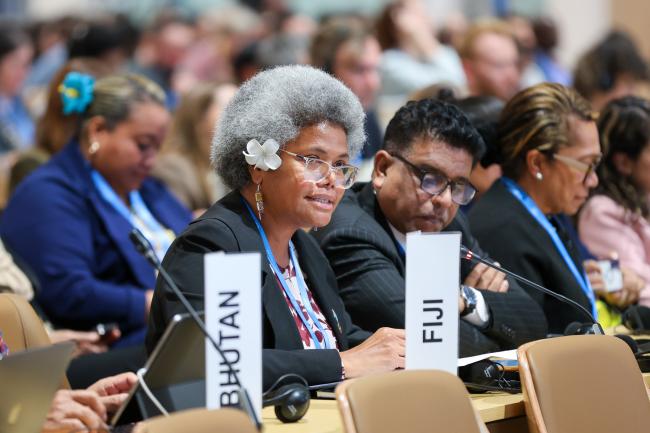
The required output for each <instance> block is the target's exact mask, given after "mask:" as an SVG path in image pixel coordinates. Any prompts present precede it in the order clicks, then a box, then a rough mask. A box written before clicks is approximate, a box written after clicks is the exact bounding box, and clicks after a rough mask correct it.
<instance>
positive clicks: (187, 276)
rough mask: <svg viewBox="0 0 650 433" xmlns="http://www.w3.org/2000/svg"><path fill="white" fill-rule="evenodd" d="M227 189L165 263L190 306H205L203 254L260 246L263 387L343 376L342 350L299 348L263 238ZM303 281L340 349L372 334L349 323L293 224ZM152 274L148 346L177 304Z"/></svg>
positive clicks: (320, 262) (325, 271)
mask: <svg viewBox="0 0 650 433" xmlns="http://www.w3.org/2000/svg"><path fill="white" fill-rule="evenodd" d="M241 200H242V199H241V195H240V194H239V193H238V192H232V193H230V194H228V195H227V196H226V197H224V198H223V199H222V200H220V201H219V202H217V203H216V204H214V205H213V206H212V207H211V208H210V209H208V211H207V212H206V213H205V214H203V216H201V217H200V218H198V219H197V220H196V221H194V222H192V223H191V224H190V226H189V227H188V228H187V229H186V230H185V232H183V234H181V235H180V236H179V237H178V238H177V239H176V241H175V242H174V243H173V244H172V246H171V247H170V249H169V251H168V252H167V255H166V256H165V259H164V260H163V267H164V268H165V269H166V270H167V271H168V272H169V273H170V274H171V277H172V278H173V279H174V281H175V282H176V283H177V284H178V286H179V288H180V289H181V291H183V292H184V293H185V294H186V296H187V297H188V298H189V299H190V301H191V302H192V304H193V306H194V307H195V308H197V309H200V310H202V309H203V255H204V254H206V253H209V252H213V251H226V252H254V251H257V252H261V253H262V284H263V288H262V306H263V311H262V315H263V319H262V323H263V328H264V329H263V337H262V338H263V347H264V350H263V352H262V358H263V375H264V389H267V388H268V387H269V386H270V385H271V384H272V383H273V382H275V380H277V379H278V378H279V377H280V376H281V375H283V374H286V373H296V374H299V375H301V376H303V377H304V378H305V379H306V380H307V381H308V382H309V383H311V384H317V383H326V382H334V381H337V380H340V379H341V358H340V356H339V352H338V351H337V350H335V349H321V350H304V349H303V345H302V341H301V339H300V334H299V333H298V329H297V328H296V325H295V322H294V319H293V317H292V316H291V313H290V310H289V308H288V306H287V304H286V301H285V298H284V295H283V293H282V289H281V288H280V287H279V286H278V284H277V280H276V278H275V277H274V276H273V273H272V271H271V268H270V266H269V264H268V261H267V260H266V255H265V253H264V251H265V250H264V246H263V244H262V239H261V237H260V236H259V234H258V232H257V228H256V226H255V223H254V222H253V220H252V219H251V218H250V216H249V215H248V212H247V211H246V209H245V208H244V206H243V203H242V201H241ZM293 242H294V245H295V246H296V251H297V254H298V260H299V262H300V267H301V269H302V271H303V273H304V277H305V280H306V283H307V286H308V287H309V289H310V290H311V292H312V294H313V296H314V299H315V300H316V302H317V303H318V306H319V307H320V309H321V311H322V312H323V314H324V315H325V317H326V318H327V321H328V322H329V324H330V326H331V327H332V330H333V331H334V334H335V335H336V338H337V341H338V344H339V349H340V350H341V351H343V350H347V349H349V348H350V347H353V346H355V345H357V344H359V343H360V342H362V341H363V340H365V339H366V338H367V337H368V336H369V335H370V334H369V333H368V332H366V331H363V330H361V329H360V328H358V327H356V326H354V325H353V324H352V321H351V320H350V316H349V315H348V314H347V313H346V311H345V307H344V306H343V302H342V301H341V298H340V297H339V296H338V293H337V288H336V278H335V277H334V274H333V272H332V270H331V268H330V267H329V266H328V265H327V260H326V258H325V256H323V253H322V252H321V250H320V248H318V244H317V243H316V242H315V241H314V240H313V239H312V238H311V237H310V236H309V235H308V234H307V233H305V232H303V231H302V230H299V231H297V232H296V234H295V235H294V236H293ZM164 286H165V284H164V282H163V281H162V279H161V278H159V279H158V282H157V285H156V290H155V294H154V299H153V303H152V306H151V314H150V319H149V330H148V335H147V349H148V350H149V352H151V350H153V348H154V347H155V345H156V342H157V341H158V340H159V339H160V337H161V336H162V333H163V332H164V330H165V328H166V326H167V324H168V323H169V320H170V319H171V318H172V317H173V316H174V315H175V314H177V313H183V312H184V310H183V307H182V305H181V304H180V302H178V301H177V300H176V299H175V297H174V296H173V295H171V294H168V290H167V289H166V287H164Z"/></svg>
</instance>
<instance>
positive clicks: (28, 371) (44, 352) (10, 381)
mask: <svg viewBox="0 0 650 433" xmlns="http://www.w3.org/2000/svg"><path fill="white" fill-rule="evenodd" d="M74 347H75V345H74V343H71V342H68V343H62V344H56V345H53V346H48V347H43V348H38V349H29V350H25V351H23V352H15V353H10V354H9V356H7V357H5V358H2V360H0V389H1V390H2V391H0V432H2V433H38V432H40V431H41V427H42V426H43V422H44V421H45V417H46V416H47V413H48V411H49V409H50V405H51V404H52V400H53V398H54V393H55V392H56V391H57V390H58V389H59V388H60V386H61V380H62V378H63V377H64V376H65V370H66V368H67V366H68V363H69V362H70V358H71V357H72V351H73V350H74Z"/></svg>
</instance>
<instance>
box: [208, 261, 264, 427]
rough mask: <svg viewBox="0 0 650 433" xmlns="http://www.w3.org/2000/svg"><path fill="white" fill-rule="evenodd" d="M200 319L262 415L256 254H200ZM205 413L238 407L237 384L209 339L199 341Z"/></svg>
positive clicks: (260, 318)
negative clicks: (202, 310)
mask: <svg viewBox="0 0 650 433" xmlns="http://www.w3.org/2000/svg"><path fill="white" fill-rule="evenodd" d="M204 260H205V261H204V265H205V321H206V326H207V328H208V332H210V334H211V335H212V336H213V337H214V338H215V340H216V341H217V343H219V345H220V346H221V348H222V349H223V351H224V353H225V355H226V357H227V359H228V360H229V361H230V363H231V364H232V366H233V368H234V369H235V371H236V372H237V376H238V377H239V380H240V381H241V384H242V386H244V387H245V388H246V389H247V390H248V393H249V395H250V397H251V400H252V404H253V408H254V410H255V412H256V413H257V416H258V418H259V419H261V417H262V284H261V275H260V272H261V270H260V254H259V253H242V254H224V253H222V252H217V253H211V254H206V255H205V259H204ZM205 369H206V372H205V380H206V382H205V391H206V399H205V401H206V406H207V408H208V409H218V408H221V407H227V406H234V405H238V404H239V401H238V394H237V389H238V387H237V384H236V383H237V381H236V379H235V378H234V377H233V375H232V372H231V370H230V369H229V368H228V365H227V364H225V363H224V362H223V359H222V358H221V356H220V355H219V353H218V352H217V351H216V350H215V349H214V347H212V345H211V344H210V342H209V341H206V343H205Z"/></svg>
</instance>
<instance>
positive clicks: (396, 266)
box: [312, 183, 546, 356]
mask: <svg viewBox="0 0 650 433" xmlns="http://www.w3.org/2000/svg"><path fill="white" fill-rule="evenodd" d="M445 230H452V231H460V232H461V233H462V242H463V244H464V245H466V246H467V247H468V248H470V249H471V250H473V251H475V252H476V253H478V254H482V251H481V249H480V248H479V246H478V243H477V242H476V240H475V239H474V238H473V237H472V235H471V233H470V231H469V228H468V225H467V222H466V220H465V218H464V217H463V216H462V215H461V214H460V213H459V214H458V215H457V216H456V218H455V219H454V221H453V222H452V224H450V225H449V226H448V227H447V228H446V229H445ZM312 235H313V236H315V237H316V238H317V239H318V240H319V242H320V245H321V248H322V249H323V251H324V252H325V255H326V256H327V258H328V259H329V261H330V265H331V266H332V269H334V272H335V274H336V277H337V280H338V286H339V293H340V295H341V298H342V299H343V302H344V303H345V307H346V309H347V311H348V312H349V313H350V315H351V316H352V320H353V322H354V323H355V324H357V325H359V326H360V327H362V328H364V329H366V330H368V331H374V330H376V329H377V328H380V327H382V326H390V327H395V328H403V327H404V300H405V290H404V288H405V282H404V278H405V260H404V258H403V257H402V255H401V254H400V252H399V250H398V248H397V241H396V240H395V238H394V236H393V233H392V231H391V230H390V228H389V226H388V222H387V221H386V218H385V217H384V215H383V213H382V211H381V209H380V207H379V204H378V203H377V200H376V198H375V195H374V192H373V189H372V184H370V183H368V184H356V185H355V186H354V188H353V189H352V190H350V191H347V192H346V194H345V196H344V198H343V200H342V202H341V204H339V206H338V207H337V209H336V211H335V212H334V216H333V218H332V221H331V222H330V224H329V225H328V226H326V227H324V228H322V229H319V230H318V231H316V232H312ZM472 268H473V265H471V264H470V263H468V262H466V261H464V260H463V261H461V280H464V279H465V278H466V277H467V275H468V274H469V272H470V271H471V269H472ZM508 281H509V284H510V289H509V290H508V292H507V293H494V292H490V291H486V290H482V291H481V293H482V294H483V298H484V299H485V301H486V303H487V305H488V307H489V309H490V311H491V317H492V319H491V323H490V324H489V325H488V327H487V328H486V329H479V328H477V327H476V326H474V325H471V324H470V323H468V322H466V321H464V320H461V321H460V333H459V335H460V347H459V352H460V355H461V356H471V355H476V354H480V353H486V352H492V351H496V350H503V349H511V348H515V347H517V346H519V345H520V344H523V343H525V342H527V341H531V340H535V339H539V338H544V337H545V335H546V321H545V320H544V314H543V312H542V310H541V309H540V308H539V306H538V305H536V303H535V302H534V301H533V300H532V299H531V298H530V297H529V296H528V295H527V294H526V293H525V292H524V291H523V290H522V289H521V288H520V287H519V286H518V285H517V284H516V283H515V282H514V281H512V280H508Z"/></svg>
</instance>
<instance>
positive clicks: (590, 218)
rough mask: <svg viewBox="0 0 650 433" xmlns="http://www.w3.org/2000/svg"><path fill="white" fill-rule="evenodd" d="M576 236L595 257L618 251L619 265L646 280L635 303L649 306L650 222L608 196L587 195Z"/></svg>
mask: <svg viewBox="0 0 650 433" xmlns="http://www.w3.org/2000/svg"><path fill="white" fill-rule="evenodd" d="M578 230H579V232H580V239H581V240H582V242H584V244H585V245H586V246H587V248H589V250H590V251H591V252H592V253H593V254H594V255H596V256H597V257H599V258H603V259H604V258H608V257H609V256H610V254H611V253H612V252H616V253H618V256H619V259H620V261H621V265H623V266H625V267H628V268H630V269H632V270H633V271H635V272H636V273H637V274H639V276H640V277H641V278H643V279H644V280H645V282H646V285H645V288H644V289H643V290H642V291H641V296H640V298H639V303H640V304H642V305H645V306H650V222H648V220H647V219H645V218H643V217H642V216H641V215H636V214H634V213H632V212H630V211H628V210H626V209H624V208H623V207H622V206H620V205H618V204H617V203H616V202H615V201H614V200H612V199H611V198H609V197H607V196H604V195H596V196H594V197H592V198H590V199H589V200H588V201H587V203H586V204H585V205H584V207H583V209H582V211H581V212H580V217H579V220H578Z"/></svg>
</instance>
